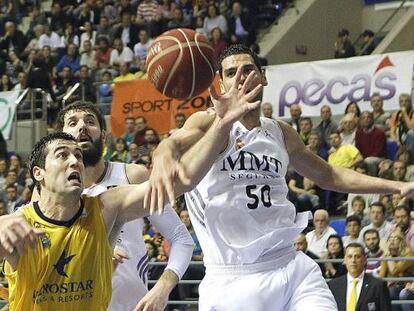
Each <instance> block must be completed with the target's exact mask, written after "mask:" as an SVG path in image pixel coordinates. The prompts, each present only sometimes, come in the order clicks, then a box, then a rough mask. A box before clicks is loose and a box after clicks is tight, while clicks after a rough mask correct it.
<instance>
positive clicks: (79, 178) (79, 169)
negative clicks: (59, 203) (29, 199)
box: [34, 140, 85, 194]
mask: <svg viewBox="0 0 414 311" xmlns="http://www.w3.org/2000/svg"><path fill="white" fill-rule="evenodd" d="M46 148H47V156H46V162H45V168H44V169H40V168H38V167H35V169H36V171H37V173H36V172H35V169H34V172H35V173H34V175H35V177H38V176H39V178H40V179H38V181H40V183H41V184H42V188H43V187H44V188H46V189H48V190H49V191H52V192H55V193H70V192H73V191H77V192H79V194H80V193H81V192H82V190H83V178H84V172H85V166H84V164H83V156H82V149H81V148H80V146H79V145H78V144H77V143H75V142H70V141H67V140H56V141H53V142H51V143H50V144H49V145H48V146H47V147H46Z"/></svg>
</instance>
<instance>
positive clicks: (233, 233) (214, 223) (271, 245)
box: [185, 118, 309, 266]
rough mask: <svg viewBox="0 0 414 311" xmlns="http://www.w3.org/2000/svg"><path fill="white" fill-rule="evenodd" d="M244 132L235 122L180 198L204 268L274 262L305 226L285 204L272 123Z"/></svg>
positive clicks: (284, 159)
mask: <svg viewBox="0 0 414 311" xmlns="http://www.w3.org/2000/svg"><path fill="white" fill-rule="evenodd" d="M260 122H261V126H259V127H256V128H254V129H252V130H250V131H249V130H247V129H246V128H245V127H244V126H243V125H242V124H241V123H240V122H236V123H235V124H234V125H233V127H232V130H231V133H230V139H229V145H228V147H227V149H226V150H225V151H224V152H223V153H222V154H221V155H220V157H219V158H218V159H217V160H216V162H215V163H214V164H213V166H212V168H211V169H210V171H209V172H208V173H207V175H206V176H205V177H204V178H203V180H202V181H201V182H200V183H199V184H198V185H197V187H196V188H194V189H193V190H192V191H191V192H188V193H186V195H185V198H186V202H187V207H188V210H189V214H190V217H191V220H192V223H193V226H194V229H195V231H196V234H197V237H198V239H199V241H200V244H201V247H202V249H203V253H204V262H205V264H206V266H208V265H242V264H250V263H256V262H261V261H266V260H268V259H270V258H274V257H277V256H279V255H280V254H281V252H283V249H286V248H291V247H292V245H293V242H292V241H293V239H294V238H295V237H296V236H297V235H298V234H299V233H300V232H301V231H302V230H303V229H304V228H305V227H306V226H307V222H308V216H309V214H308V213H302V214H299V215H298V217H296V212H295V207H294V205H293V204H292V203H291V202H290V201H288V199H287V197H286V196H287V193H288V187H287V184H286V181H285V175H286V171H287V167H288V164H289V156H288V153H287V151H286V147H285V142H284V137H283V133H282V130H281V128H280V126H279V125H278V123H277V121H274V120H271V119H266V118H261V119H260Z"/></svg>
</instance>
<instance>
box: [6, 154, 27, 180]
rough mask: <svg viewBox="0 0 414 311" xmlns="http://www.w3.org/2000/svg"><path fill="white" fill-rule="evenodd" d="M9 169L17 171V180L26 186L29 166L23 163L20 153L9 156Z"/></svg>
mask: <svg viewBox="0 0 414 311" xmlns="http://www.w3.org/2000/svg"><path fill="white" fill-rule="evenodd" d="M9 162H10V164H9V170H12V171H15V172H17V182H18V184H19V185H21V186H24V184H25V179H26V173H27V168H26V167H25V166H24V164H23V163H22V158H21V156H20V155H18V154H12V155H11V156H10V158H9Z"/></svg>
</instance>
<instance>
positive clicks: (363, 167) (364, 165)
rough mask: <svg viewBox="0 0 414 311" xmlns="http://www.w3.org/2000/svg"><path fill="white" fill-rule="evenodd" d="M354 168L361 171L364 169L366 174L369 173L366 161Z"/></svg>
mask: <svg viewBox="0 0 414 311" xmlns="http://www.w3.org/2000/svg"><path fill="white" fill-rule="evenodd" d="M354 168H355V170H356V169H357V168H359V169H363V170H364V171H365V172H366V171H368V165H367V164H366V163H365V162H364V161H360V162H358V163H357V164H355V166H354Z"/></svg>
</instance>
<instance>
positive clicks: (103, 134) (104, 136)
mask: <svg viewBox="0 0 414 311" xmlns="http://www.w3.org/2000/svg"><path fill="white" fill-rule="evenodd" d="M101 139H102V141H103V142H104V143H105V139H106V131H105V130H102V131H101Z"/></svg>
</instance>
